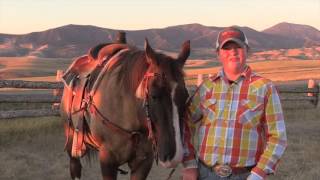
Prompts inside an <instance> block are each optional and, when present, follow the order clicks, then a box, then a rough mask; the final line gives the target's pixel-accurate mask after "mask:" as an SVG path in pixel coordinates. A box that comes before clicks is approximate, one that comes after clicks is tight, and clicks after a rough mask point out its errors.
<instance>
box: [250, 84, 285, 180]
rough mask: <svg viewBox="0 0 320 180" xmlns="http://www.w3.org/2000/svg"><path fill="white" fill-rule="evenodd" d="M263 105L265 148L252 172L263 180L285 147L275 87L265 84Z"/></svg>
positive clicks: (276, 162) (281, 112)
mask: <svg viewBox="0 0 320 180" xmlns="http://www.w3.org/2000/svg"><path fill="white" fill-rule="evenodd" d="M267 86H268V87H267V93H266V99H265V101H266V105H265V114H264V116H265V119H264V127H265V135H266V136H265V137H266V147H265V149H264V151H263V153H262V155H261V156H260V159H259V161H258V163H257V165H256V167H255V168H253V170H252V172H253V173H255V174H257V175H259V176H261V177H262V178H265V177H266V175H267V174H272V173H274V171H275V168H276V165H277V164H278V162H279V160H280V158H281V156H282V154H283V153H284V151H285V149H286V147H287V136H286V128H285V123H284V117H283V111H282V107H281V103H280V98H279V95H278V93H277V90H276V88H275V86H274V85H273V84H272V83H270V84H267Z"/></svg>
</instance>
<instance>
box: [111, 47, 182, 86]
mask: <svg viewBox="0 0 320 180" xmlns="http://www.w3.org/2000/svg"><path fill="white" fill-rule="evenodd" d="M121 56H122V57H121V58H120V59H119V61H118V62H117V63H116V64H115V65H114V66H113V68H117V67H118V68H119V72H118V75H117V76H118V77H117V78H118V79H117V81H118V82H121V83H120V84H123V85H124V86H125V87H123V88H124V89H126V90H129V89H130V90H131V91H132V92H135V91H136V88H137V87H138V85H139V83H140V82H141V80H142V79H143V76H144V74H145V72H146V71H147V69H148V66H149V65H148V63H147V60H146V55H145V52H144V51H141V50H138V49H130V51H127V52H125V53H123V54H122V55H121ZM156 57H157V58H158V59H162V60H168V59H169V57H168V56H167V55H165V54H161V53H156ZM163 63H172V64H170V66H169V67H170V68H171V69H169V70H170V71H171V74H172V76H173V77H172V78H173V79H174V80H175V81H178V78H183V77H184V73H183V70H182V68H178V67H177V64H176V63H173V62H172V61H170V60H168V61H167V62H163Z"/></svg>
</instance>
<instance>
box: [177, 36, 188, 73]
mask: <svg viewBox="0 0 320 180" xmlns="http://www.w3.org/2000/svg"><path fill="white" fill-rule="evenodd" d="M189 55H190V40H188V41H186V42H184V43H183V44H182V47H181V52H180V54H179V55H178V58H177V61H178V63H179V65H180V66H181V67H183V65H184V63H185V62H186V60H187V59H188V57H189Z"/></svg>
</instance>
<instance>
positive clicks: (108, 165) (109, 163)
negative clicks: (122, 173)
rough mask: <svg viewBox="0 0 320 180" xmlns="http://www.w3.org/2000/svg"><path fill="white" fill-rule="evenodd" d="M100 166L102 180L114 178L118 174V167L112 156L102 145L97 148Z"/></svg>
mask: <svg viewBox="0 0 320 180" xmlns="http://www.w3.org/2000/svg"><path fill="white" fill-rule="evenodd" d="M99 159H100V167H101V173H102V178H103V180H115V179H117V175H118V171H117V170H118V167H119V165H117V164H116V162H115V160H114V158H113V157H112V156H111V154H110V151H108V150H107V149H106V148H105V147H104V146H102V147H100V149H99Z"/></svg>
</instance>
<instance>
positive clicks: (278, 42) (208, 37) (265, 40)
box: [0, 22, 320, 59]
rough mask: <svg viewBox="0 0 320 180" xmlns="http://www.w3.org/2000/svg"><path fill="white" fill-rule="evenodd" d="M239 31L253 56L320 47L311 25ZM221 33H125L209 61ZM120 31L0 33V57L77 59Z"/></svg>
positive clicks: (195, 28) (188, 29) (84, 28)
mask: <svg viewBox="0 0 320 180" xmlns="http://www.w3.org/2000/svg"><path fill="white" fill-rule="evenodd" d="M239 28H240V29H242V30H243V31H244V32H245V34H246V35H247V37H248V40H249V44H250V46H251V49H252V51H253V52H259V51H269V50H276V49H293V48H307V47H313V46H320V31H319V30H318V29H316V28H314V27H312V26H309V25H302V24H293V23H287V22H282V23H278V24H276V25H274V26H271V27H269V28H266V29H265V30H262V31H257V30H255V29H253V28H251V27H248V26H242V27H240V26H239ZM221 29H223V27H215V26H205V25H202V24H199V23H192V24H182V25H176V26H169V27H165V28H154V29H144V30H124V31H125V32H126V35H127V42H128V43H129V44H132V45H135V46H138V47H139V48H143V43H144V39H145V38H148V40H149V42H150V44H151V45H152V47H154V48H155V49H158V50H161V51H165V52H170V53H176V52H178V51H179V50H180V46H181V44H182V43H183V42H184V41H185V40H191V48H192V49H194V51H193V52H192V54H191V56H192V57H193V58H204V59H206V58H213V57H215V51H214V48H215V42H216V38H217V36H218V33H219V31H220V30H221ZM118 31H119V30H117V29H110V28H103V27H98V26H93V25H76V24H68V25H65V26H60V27H56V28H51V29H48V30H45V31H39V32H32V33H27V34H19V35H14V34H4V33H0V56H38V57H49V58H59V57H61V58H62V57H63V58H66V57H67V58H71V57H76V56H80V55H82V54H85V53H86V52H87V51H88V50H89V49H90V48H91V47H93V46H95V45H97V44H99V43H105V42H113V41H114V40H115V36H116V34H117V32H118Z"/></svg>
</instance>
